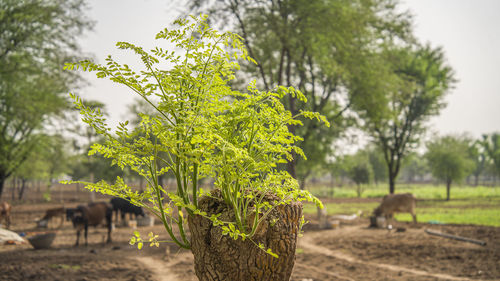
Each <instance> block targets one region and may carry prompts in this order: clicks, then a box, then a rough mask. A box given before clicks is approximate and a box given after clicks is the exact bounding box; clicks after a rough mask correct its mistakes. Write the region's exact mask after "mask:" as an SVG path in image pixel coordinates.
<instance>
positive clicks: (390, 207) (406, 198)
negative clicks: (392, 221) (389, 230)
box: [373, 193, 417, 223]
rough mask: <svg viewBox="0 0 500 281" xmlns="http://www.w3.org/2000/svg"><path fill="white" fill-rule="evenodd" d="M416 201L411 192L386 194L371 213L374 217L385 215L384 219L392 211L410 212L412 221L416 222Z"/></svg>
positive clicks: (390, 214)
mask: <svg viewBox="0 0 500 281" xmlns="http://www.w3.org/2000/svg"><path fill="white" fill-rule="evenodd" d="M416 201H417V200H416V199H415V197H414V196H413V194H411V193H401V194H388V195H386V196H384V198H383V199H382V203H380V205H379V206H378V207H377V208H375V210H373V215H375V217H380V216H385V218H386V219H389V218H392V216H393V214H394V213H410V214H411V216H412V217H413V223H417V216H416V215H415V203H416Z"/></svg>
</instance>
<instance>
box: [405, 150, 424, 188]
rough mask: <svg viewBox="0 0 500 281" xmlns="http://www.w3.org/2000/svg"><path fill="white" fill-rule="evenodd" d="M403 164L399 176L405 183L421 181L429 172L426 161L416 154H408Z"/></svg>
mask: <svg viewBox="0 0 500 281" xmlns="http://www.w3.org/2000/svg"><path fill="white" fill-rule="evenodd" d="M403 162H404V163H403V165H402V170H401V174H402V176H403V179H404V180H405V181H406V182H409V183H412V182H415V181H416V180H417V178H420V180H422V178H423V177H424V176H425V175H426V173H427V172H429V167H428V163H427V161H426V160H425V158H424V157H422V155H420V154H418V153H415V152H413V153H410V154H409V155H408V156H407V157H406V159H405V161H403Z"/></svg>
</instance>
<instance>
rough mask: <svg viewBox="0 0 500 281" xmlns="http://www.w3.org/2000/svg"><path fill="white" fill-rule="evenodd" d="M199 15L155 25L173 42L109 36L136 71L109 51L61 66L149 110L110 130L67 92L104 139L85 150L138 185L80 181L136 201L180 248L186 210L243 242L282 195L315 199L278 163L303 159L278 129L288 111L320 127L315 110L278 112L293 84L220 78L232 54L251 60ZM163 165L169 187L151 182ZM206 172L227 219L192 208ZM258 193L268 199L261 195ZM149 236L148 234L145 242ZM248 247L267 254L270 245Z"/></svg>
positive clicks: (184, 243) (290, 120) (284, 128)
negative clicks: (130, 55)
mask: <svg viewBox="0 0 500 281" xmlns="http://www.w3.org/2000/svg"><path fill="white" fill-rule="evenodd" d="M206 20H207V17H206V16H200V17H190V18H188V19H180V20H177V21H175V22H174V24H175V25H176V26H177V29H165V30H163V31H161V32H159V33H158V34H157V35H156V39H157V40H166V41H167V42H168V43H170V44H173V46H175V48H174V49H173V50H167V49H163V48H160V47H156V48H154V49H152V50H151V51H149V52H147V51H145V50H144V49H143V48H141V47H139V46H136V45H134V44H131V43H127V42H118V43H117V47H118V48H119V49H123V50H128V51H132V52H134V53H135V54H137V55H138V56H139V57H140V58H141V60H142V63H143V64H144V67H145V68H144V69H143V70H141V71H134V70H132V69H131V68H129V66H127V65H125V64H120V63H118V62H116V61H115V60H113V59H112V58H111V57H108V58H107V59H106V64H105V65H100V64H96V63H93V62H91V61H89V60H84V61H80V62H77V63H68V64H66V65H65V69H68V70H73V69H80V70H83V71H89V72H95V73H96V75H97V77H99V78H107V79H109V80H111V81H113V82H115V83H118V84H122V85H125V86H127V87H128V88H129V89H130V90H132V91H133V92H134V93H135V94H137V95H139V96H140V97H141V98H142V99H144V101H146V102H147V103H148V104H149V105H150V106H151V107H152V108H154V110H155V114H153V115H147V114H141V115H140V117H141V122H140V124H139V126H138V128H137V129H136V130H130V129H129V128H128V126H127V125H128V121H126V122H123V123H120V124H119V126H118V127H117V129H116V131H115V132H112V131H111V129H110V128H109V127H108V125H107V124H106V120H105V118H104V117H103V114H102V113H101V112H100V111H99V110H98V109H91V108H89V107H86V106H85V105H84V104H83V102H82V100H81V99H80V98H79V97H78V96H76V95H73V94H71V97H72V98H73V99H74V101H75V104H76V106H77V108H79V110H80V113H81V115H82V119H83V121H84V122H86V123H88V124H89V125H90V126H91V127H93V128H94V129H95V131H96V132H97V133H98V134H100V135H101V136H103V137H104V138H105V142H104V143H102V144H93V146H92V150H91V151H90V152H89V154H95V153H100V154H102V155H103V156H105V157H107V158H111V159H113V164H115V165H118V166H119V167H120V168H122V169H125V168H129V169H131V170H133V171H135V172H137V173H138V174H139V175H141V176H142V177H144V178H145V179H146V181H147V183H148V188H147V189H146V190H145V192H143V193H139V192H137V191H134V190H133V189H132V188H131V187H129V186H127V185H126V184H125V182H124V180H123V179H122V178H119V177H118V178H117V179H116V182H115V183H107V182H105V181H100V182H97V183H85V184H86V187H87V188H88V189H90V190H92V191H98V192H101V193H103V194H109V195H112V196H118V197H122V198H126V199H127V200H129V201H130V202H131V203H133V204H135V205H138V206H142V207H144V208H146V209H147V210H149V211H150V212H151V213H152V214H154V215H155V216H156V217H158V218H159V219H160V220H161V222H162V223H163V225H164V227H165V229H166V231H167V232H168V234H169V236H170V238H171V241H173V242H174V243H176V244H177V245H179V246H180V247H182V248H185V249H190V247H191V244H190V241H189V239H188V237H187V235H186V219H187V218H186V216H188V217H189V216H194V215H199V216H203V217H206V218H207V219H209V220H210V221H211V222H212V223H213V225H215V226H219V227H220V228H221V229H222V232H223V235H228V236H229V237H231V238H234V239H235V240H236V239H242V240H246V239H248V240H250V241H253V240H252V238H253V237H254V235H255V233H256V231H257V229H258V227H259V225H260V224H261V222H262V221H264V220H265V219H266V217H267V216H268V214H269V213H270V212H271V210H273V209H274V208H276V207H277V206H279V205H283V204H287V203H289V202H291V201H292V200H294V201H302V200H308V201H313V202H315V203H316V204H318V205H321V202H320V201H319V200H317V199H316V198H315V197H313V196H312V195H311V194H309V193H308V192H307V191H303V190H299V189H298V185H297V181H296V180H295V179H293V178H292V177H291V176H290V175H289V174H288V173H287V172H285V171H282V170H280V169H279V167H278V164H279V163H286V162H287V161H290V160H291V157H292V156H291V155H292V152H294V153H296V154H297V155H301V156H302V157H305V156H304V154H303V152H302V150H301V149H300V148H299V147H298V146H296V143H297V142H298V141H300V140H301V139H300V138H299V137H297V136H294V135H293V134H292V133H290V132H289V131H288V126H290V125H300V124H301V121H300V120H298V117H301V118H310V119H317V120H318V121H320V122H324V123H325V124H326V125H329V124H328V122H327V121H326V119H325V118H324V117H323V116H321V115H319V114H318V113H313V112H308V111H301V112H300V113H299V114H297V115H295V116H292V114H291V113H290V112H289V111H287V110H285V108H284V106H283V104H282V103H281V102H280V100H281V99H282V98H283V97H284V96H285V95H291V96H294V97H296V98H297V99H298V100H300V101H303V102H306V99H305V97H304V95H303V94H302V93H301V92H300V91H297V90H296V89H294V88H293V87H284V86H279V87H277V88H275V89H274V90H273V91H259V90H258V89H257V87H256V82H255V81H253V82H250V83H249V84H248V87H247V89H246V91H245V92H240V91H236V90H233V89H231V87H230V85H229V83H230V81H231V80H234V79H236V77H235V72H234V71H235V70H237V69H238V67H239V66H238V63H237V60H247V61H250V62H254V61H253V59H252V58H250V57H249V56H248V55H247V51H246V50H245V48H244V46H243V43H242V42H241V38H240V37H239V36H238V35H236V34H234V33H231V32H225V33H222V34H221V33H219V32H217V31H216V30H214V29H212V28H210V27H209V26H208V24H207V23H206ZM166 173H170V174H171V175H173V176H174V177H175V182H176V187H175V188H176V189H175V192H168V191H167V188H166V187H165V186H162V185H161V184H160V182H159V177H160V176H161V175H163V174H166ZM207 177H209V178H212V179H214V189H215V190H217V194H218V196H217V198H216V200H220V201H221V202H222V201H223V202H224V203H225V204H226V206H229V208H230V209H231V211H232V212H233V216H232V217H234V220H230V221H228V220H226V219H221V217H220V214H217V213H212V214H209V213H207V212H206V211H203V210H201V209H200V208H199V206H198V203H199V198H200V197H201V196H208V197H216V196H215V195H214V194H215V193H214V192H208V191H205V190H203V189H202V188H200V186H199V185H198V183H199V181H200V179H202V178H207ZM268 194H273V198H274V199H273V200H267V199H266V198H267V197H266V196H267V195H268ZM175 229H177V231H176V230H175ZM156 237H157V236H150V241H152V242H153V244H155V245H157V243H156V242H157V241H156ZM132 242H141V243H140V247H142V239H141V238H140V236H139V235H138V234H137V233H136V237H134V238H132ZM255 244H256V243H255ZM256 245H257V244H256ZM257 246H258V247H260V248H261V249H263V250H265V251H267V252H268V253H269V254H271V255H273V256H276V254H274V253H273V251H272V249H266V248H265V247H264V245H261V244H259V245H257Z"/></svg>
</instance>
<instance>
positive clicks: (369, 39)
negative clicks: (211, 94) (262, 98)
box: [190, 0, 409, 187]
mask: <svg viewBox="0 0 500 281" xmlns="http://www.w3.org/2000/svg"><path fill="white" fill-rule="evenodd" d="M190 3H191V7H192V9H195V10H202V11H208V12H209V13H212V14H213V13H215V14H217V17H216V18H219V19H220V21H221V23H223V24H224V25H227V23H228V22H230V23H234V26H232V27H231V28H232V29H233V30H235V31H236V32H237V33H239V34H240V35H241V36H242V37H243V39H244V43H245V45H246V47H247V49H248V52H249V55H250V56H251V57H253V58H254V59H255V60H256V62H257V64H256V65H255V64H243V67H242V69H243V71H244V72H246V73H249V74H251V76H252V77H255V76H258V77H259V78H260V79H259V83H260V84H261V85H262V86H263V87H264V88H265V89H268V90H269V89H272V88H273V87H275V86H276V85H286V86H290V85H292V84H293V85H298V88H299V89H300V91H302V92H303V93H304V94H305V95H306V97H307V99H308V100H309V102H308V103H307V104H304V103H302V102H300V101H298V100H297V98H296V97H293V96H291V97H285V100H284V101H283V103H284V104H285V106H286V107H287V109H288V110H290V111H291V112H292V114H293V115H295V114H297V113H298V112H299V110H300V109H306V110H312V111H315V112H320V113H321V114H323V115H324V116H326V117H327V119H328V120H329V121H330V122H331V123H333V124H335V126H332V127H330V128H326V127H321V126H318V125H317V124H315V123H314V122H310V121H307V120H304V121H303V123H304V126H302V127H296V126H290V128H289V129H290V131H291V132H293V133H295V134H297V135H298V136H300V137H302V138H303V141H302V142H301V143H300V147H301V148H302V149H303V150H304V152H305V154H306V155H308V157H309V158H308V161H307V163H306V162H305V161H303V159H300V158H297V157H294V160H293V161H290V162H288V165H287V170H288V172H289V173H290V174H291V175H292V176H293V177H295V178H298V179H300V181H301V182H302V187H303V184H304V180H305V179H306V178H307V177H308V176H309V175H310V174H311V171H312V170H313V169H315V168H317V167H322V166H325V165H326V163H327V161H326V159H327V157H328V156H329V155H331V154H332V149H333V146H332V142H333V141H334V140H336V139H338V138H339V137H340V136H342V135H343V133H344V132H345V129H346V128H347V127H350V126H351V125H352V122H350V121H351V117H352V116H351V115H349V114H348V113H349V110H348V108H349V107H350V104H351V102H350V97H349V93H350V91H349V89H348V88H347V86H348V85H347V83H346V78H347V76H348V74H349V73H350V72H351V69H352V68H353V66H354V65H356V64H357V63H358V62H357V61H356V59H355V58H357V57H359V56H361V53H362V52H363V51H364V49H365V48H367V47H368V46H373V45H376V44H377V42H379V41H380V40H378V39H380V38H384V37H406V36H407V35H408V31H409V28H408V27H409V18H408V16H407V15H406V14H402V13H399V12H398V10H397V9H396V7H395V5H394V1H390V0H387V1H386V0H376V1H360V0H356V1H344V0H327V1H309V0H280V1H277V0H272V1H251V0H223V1H209V0H207V1H203V0H193V1H190ZM365 94H370V93H365Z"/></svg>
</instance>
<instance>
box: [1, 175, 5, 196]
mask: <svg viewBox="0 0 500 281" xmlns="http://www.w3.org/2000/svg"><path fill="white" fill-rule="evenodd" d="M4 183H5V177H3V176H1V175H0V199H2V194H3V187H4Z"/></svg>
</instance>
